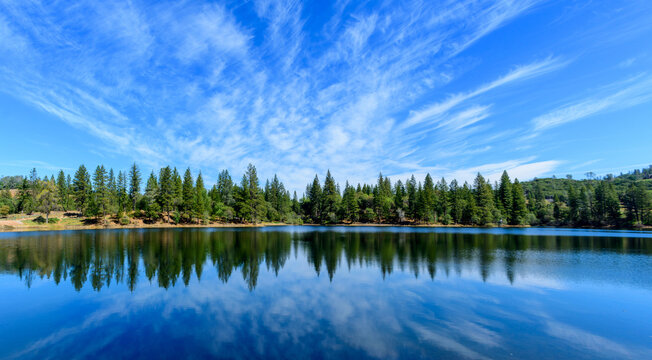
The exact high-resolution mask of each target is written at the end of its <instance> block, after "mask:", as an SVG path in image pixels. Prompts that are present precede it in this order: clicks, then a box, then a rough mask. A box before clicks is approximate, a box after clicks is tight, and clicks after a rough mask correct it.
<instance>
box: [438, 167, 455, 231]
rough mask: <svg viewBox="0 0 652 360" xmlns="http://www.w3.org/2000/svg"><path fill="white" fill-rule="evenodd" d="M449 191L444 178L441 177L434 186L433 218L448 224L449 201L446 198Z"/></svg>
mask: <svg viewBox="0 0 652 360" xmlns="http://www.w3.org/2000/svg"><path fill="white" fill-rule="evenodd" d="M449 195H450V193H449V190H448V184H447V183H446V179H444V178H441V180H439V182H438V183H437V185H436V186H435V209H434V210H435V218H436V219H435V220H437V221H439V222H440V223H442V224H448V223H450V222H451V221H452V217H451V216H450V207H449V205H450V201H449V199H448V197H449Z"/></svg>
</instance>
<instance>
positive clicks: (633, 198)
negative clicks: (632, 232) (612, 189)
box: [623, 183, 652, 225]
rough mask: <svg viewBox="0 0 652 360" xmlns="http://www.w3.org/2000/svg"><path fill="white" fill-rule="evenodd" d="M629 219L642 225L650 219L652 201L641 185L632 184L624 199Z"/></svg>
mask: <svg viewBox="0 0 652 360" xmlns="http://www.w3.org/2000/svg"><path fill="white" fill-rule="evenodd" d="M623 198H624V199H623V200H624V201H623V202H624V204H625V209H626V210H627V218H628V219H629V221H631V222H633V223H634V224H638V225H641V224H643V221H644V220H645V218H646V217H649V214H650V208H651V207H652V199H651V198H650V194H649V193H648V192H647V191H646V190H645V188H644V187H643V185H642V184H641V183H632V184H630V185H629V187H628V188H627V191H626V192H625V196H624V197H623Z"/></svg>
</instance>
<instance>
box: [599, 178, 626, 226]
mask: <svg viewBox="0 0 652 360" xmlns="http://www.w3.org/2000/svg"><path fill="white" fill-rule="evenodd" d="M594 197H595V206H594V221H595V222H596V223H597V224H598V225H605V224H606V225H617V224H618V222H619V221H620V201H619V200H618V194H616V190H615V189H614V187H613V184H610V183H607V182H606V181H600V182H599V183H598V186H596V187H595V189H594Z"/></svg>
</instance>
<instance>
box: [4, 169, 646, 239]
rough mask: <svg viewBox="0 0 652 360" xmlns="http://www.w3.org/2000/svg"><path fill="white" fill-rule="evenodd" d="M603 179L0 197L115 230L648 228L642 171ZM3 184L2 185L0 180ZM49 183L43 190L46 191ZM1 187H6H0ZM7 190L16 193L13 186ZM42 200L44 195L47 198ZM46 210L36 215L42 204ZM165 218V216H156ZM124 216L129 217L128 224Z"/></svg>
mask: <svg viewBox="0 0 652 360" xmlns="http://www.w3.org/2000/svg"><path fill="white" fill-rule="evenodd" d="M651 169H652V168H650V169H643V170H642V171H635V172H633V173H630V174H625V175H620V176H613V175H608V176H606V177H605V178H604V179H598V178H595V176H592V177H591V178H590V179H587V180H573V179H572V178H564V179H557V178H552V179H535V180H532V181H528V182H525V183H520V182H519V181H518V180H517V179H515V180H514V182H513V183H512V182H511V180H510V178H509V175H508V174H507V172H503V174H502V176H501V177H500V181H499V182H494V184H495V185H493V186H492V184H491V183H490V182H489V181H487V180H486V179H485V178H484V177H483V176H482V175H481V174H478V175H477V176H476V178H475V181H474V184H473V186H472V187H471V186H469V184H467V183H464V185H462V186H460V185H459V183H458V182H457V180H453V181H451V182H450V184H449V183H447V182H446V180H445V179H440V180H439V181H438V182H437V183H436V184H435V183H434V182H433V178H432V177H431V176H430V175H429V174H428V175H426V176H425V178H424V179H423V182H422V183H421V182H417V179H416V178H415V177H414V176H411V177H410V179H409V180H407V181H406V182H405V183H403V182H402V181H401V180H398V181H396V183H395V184H394V185H392V182H391V181H390V179H389V178H388V177H386V176H383V175H382V174H380V175H379V176H378V180H377V181H376V182H375V184H358V185H357V186H355V187H354V186H352V185H350V184H349V183H348V182H346V183H345V186H344V191H343V192H341V191H340V186H339V184H338V183H337V182H336V181H335V179H334V178H333V177H332V175H331V173H330V171H327V173H326V177H325V180H324V183H323V185H322V184H321V183H320V181H319V177H318V176H317V175H315V178H314V180H313V181H312V183H311V184H309V185H308V186H306V191H305V193H304V194H303V196H302V197H301V198H299V197H298V196H297V193H296V192H294V194H293V196H290V192H289V191H288V190H287V189H286V188H285V186H284V184H283V183H282V182H281V181H280V179H279V178H278V176H276V175H274V177H273V178H272V179H271V180H267V181H266V182H265V186H264V188H262V189H261V187H260V180H259V178H258V175H257V172H256V168H255V167H254V166H253V165H251V164H250V165H249V166H248V167H247V170H246V172H245V174H244V176H243V178H242V181H241V183H240V185H234V184H233V181H232V179H231V176H230V175H229V173H228V171H226V170H223V171H221V172H220V173H219V175H218V179H217V183H216V184H215V185H213V186H212V187H211V188H210V190H209V191H207V188H206V187H205V184H204V182H203V177H202V175H201V174H200V175H199V176H198V177H197V179H194V178H193V176H192V173H191V172H190V169H187V170H186V172H185V173H184V176H183V177H181V176H180V174H179V173H178V171H177V170H176V168H175V169H172V168H170V167H169V166H166V167H164V168H161V169H160V171H159V172H158V174H159V176H158V177H157V176H156V175H155V174H154V172H152V173H151V175H150V177H149V179H148V181H147V186H146V189H145V191H144V194H142V195H141V193H140V191H139V190H140V182H141V179H140V170H139V169H138V167H137V166H136V164H134V165H133V166H131V168H130V171H129V173H128V174H127V173H126V172H123V171H118V173H117V176H115V173H114V171H113V170H112V169H109V170H108V171H107V170H106V169H105V168H104V166H102V165H100V166H98V167H97V168H96V170H95V172H94V173H93V176H92V182H91V176H90V174H89V173H88V171H87V170H86V167H84V166H83V165H82V166H80V167H79V169H78V170H77V171H76V172H75V174H74V179H72V180H71V177H70V175H67V176H66V174H65V173H64V172H63V171H60V172H58V174H56V177H55V176H53V175H48V176H45V177H44V179H45V180H41V179H39V177H38V174H37V172H36V169H33V170H32V171H30V174H29V176H27V177H12V179H14V178H16V179H18V178H19V179H21V183H20V184H19V186H17V188H18V189H17V190H14V193H10V192H9V191H8V190H5V191H0V208H1V209H2V214H5V215H8V214H11V213H16V212H23V213H26V214H30V213H32V212H34V211H37V212H42V213H43V214H45V215H46V216H47V211H54V210H64V211H66V210H68V209H72V208H76V209H77V210H79V211H80V212H81V213H82V214H83V215H84V216H98V217H102V218H104V217H105V215H113V217H112V219H114V221H117V222H118V223H120V222H122V220H117V219H122V218H123V217H125V216H126V215H127V214H128V213H129V210H131V209H134V210H135V212H134V213H133V216H135V217H143V216H144V217H145V218H147V219H149V221H156V220H158V219H160V218H162V217H163V218H164V219H166V221H170V222H174V223H180V222H193V223H207V222H208V221H224V222H230V221H242V222H251V223H258V222H261V221H272V222H284V223H293V224H297V223H303V222H310V223H315V224H334V223H342V222H345V223H350V222H358V221H360V222H378V223H408V224H409V223H438V224H464V225H493V224H495V225H501V224H506V223H508V224H511V225H528V224H529V225H557V226H600V227H603V226H609V227H611V226H630V225H632V226H633V225H643V224H650V222H652V199H651V196H650V194H651V193H652V178H651V177H650V174H651V171H652V170H651ZM6 178H7V177H5V178H3V179H6ZM50 184H51V185H52V186H50ZM3 186H6V185H3ZM13 186H15V184H14V185H13ZM50 194H53V196H52V197H51V196H50ZM43 204H45V207H44V205H43ZM163 215H165V216H163ZM130 216H131V215H130Z"/></svg>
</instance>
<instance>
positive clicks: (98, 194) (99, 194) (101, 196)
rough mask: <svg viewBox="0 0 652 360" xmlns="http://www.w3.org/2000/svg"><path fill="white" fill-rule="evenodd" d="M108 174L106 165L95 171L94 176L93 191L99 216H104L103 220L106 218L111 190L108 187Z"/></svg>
mask: <svg viewBox="0 0 652 360" xmlns="http://www.w3.org/2000/svg"><path fill="white" fill-rule="evenodd" d="M107 179H108V178H107V174H106V169H105V168H104V165H100V166H98V167H97V168H96V169H95V173H94V174H93V190H94V195H95V197H94V201H95V203H94V204H95V206H97V209H98V215H99V214H102V218H104V217H105V216H106V210H107V207H108V206H109V188H108V186H107Z"/></svg>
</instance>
